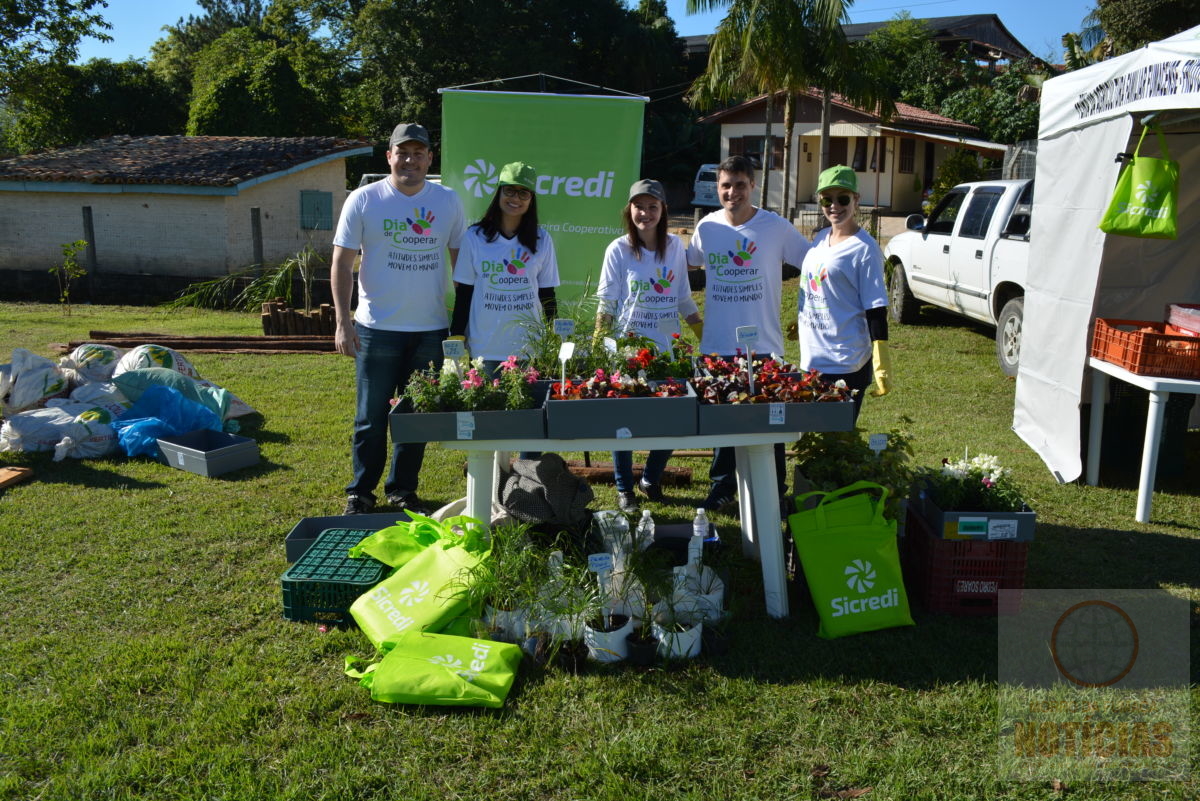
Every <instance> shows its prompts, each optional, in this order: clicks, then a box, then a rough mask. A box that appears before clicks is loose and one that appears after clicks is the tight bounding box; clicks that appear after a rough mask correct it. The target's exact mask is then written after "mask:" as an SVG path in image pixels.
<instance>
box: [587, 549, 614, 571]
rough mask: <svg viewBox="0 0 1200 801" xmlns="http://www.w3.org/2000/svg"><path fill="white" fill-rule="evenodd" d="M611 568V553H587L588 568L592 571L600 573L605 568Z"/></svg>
mask: <svg viewBox="0 0 1200 801" xmlns="http://www.w3.org/2000/svg"><path fill="white" fill-rule="evenodd" d="M612 569H613V556H612V554H611V553H590V554H588V570H590V571H592V572H593V573H602V572H604V571H605V570H612Z"/></svg>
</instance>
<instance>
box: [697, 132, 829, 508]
mask: <svg viewBox="0 0 1200 801" xmlns="http://www.w3.org/2000/svg"><path fill="white" fill-rule="evenodd" d="M754 186H755V184H754V166H753V165H752V164H751V163H750V161H749V160H748V159H746V158H745V157H743V156H730V157H729V158H727V159H725V160H724V161H723V162H721V164H720V166H719V168H718V170H717V197H718V198H719V199H720V201H721V208H720V209H718V210H717V211H714V212H712V213H711V214H709V215H707V216H705V217H704V218H703V219H702V220H700V222H699V223H698V224H697V225H696V233H695V234H693V235H692V240H691V243H690V244H689V245H688V254H687V255H688V268H689V269H699V268H701V267H703V268H704V271H705V276H706V277H705V290H704V291H705V294H704V337H703V339H702V340H701V342H700V350H701V352H703V353H705V354H709V353H717V354H720V355H721V356H725V357H732V356H735V355H737V354H738V352H739V351H743V352H744V348H743V347H742V346H741V345H739V343H738V341H737V328H738V327H739V326H743V325H754V326H757V327H758V343H757V345H755V353H756V354H761V355H764V356H766V355H769V354H772V353H774V354H777V355H778V356H780V357H782V356H783V326H782V323H781V321H780V320H781V318H780V303H781V299H782V294H783V271H784V265H791V266H792V267H798V266H799V265H800V264H801V263H803V261H804V254H805V253H807V252H808V247H809V244H808V240H807V239H805V238H804V235H803V234H801V233H800V232H799V231H797V230H796V227H795V226H794V225H792V224H791V223H790V222H788V221H787V220H785V219H784V218H782V217H780V216H779V215H778V214H776V213H774V212H772V211H767V210H766V209H760V208H758V207H756V206H755V205H754V204H753V202H752V200H751V198H752V196H753V193H754ZM743 355H744V353H743ZM782 456H783V447H782V445H781V446H780V447H779V448H777V449H776V462H777V464H778V467H779V470H780V481H781V483H782V482H783V475H782V473H783V465H782ZM735 469H736V462H735V457H734V452H733V449H732V448H717V449H716V451H715V452H714V453H713V461H712V464H711V466H710V467H709V474H708V475H709V481H710V482H711V486H710V487H709V492H708V498H706V499H705V501H704V506H705V508H706V509H710V510H719V509H723V508H725V507H727V506H729V505H730V504H731V503H733V501H734V500H735V499H736V497H737V482H736V477H735V474H734V471H735Z"/></svg>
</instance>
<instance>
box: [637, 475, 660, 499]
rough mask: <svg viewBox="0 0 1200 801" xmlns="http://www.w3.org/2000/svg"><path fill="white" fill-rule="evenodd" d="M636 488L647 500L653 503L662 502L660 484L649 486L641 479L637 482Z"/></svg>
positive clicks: (649, 484)
mask: <svg viewBox="0 0 1200 801" xmlns="http://www.w3.org/2000/svg"><path fill="white" fill-rule="evenodd" d="M637 488H638V491H639V492H641V493H642V494H643V495H645V496H646V498H647V499H649V500H651V501H654V502H655V503H662V502H663V491H662V484H651V483H649V482H647V481H646V479H644V478H643V479H640V480H639V481H638V483H637Z"/></svg>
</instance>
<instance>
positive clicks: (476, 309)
mask: <svg viewBox="0 0 1200 801" xmlns="http://www.w3.org/2000/svg"><path fill="white" fill-rule="evenodd" d="M536 190H537V172H536V171H534V169H533V167H531V166H529V165H528V164H525V163H524V162H520V161H514V162H513V163H511V164H505V165H504V168H503V169H501V170H500V177H499V179H498V181H497V185H496V192H495V194H493V195H492V202H491V203H490V204H489V205H488V207H487V211H485V212H484V214H483V218H482V219H481V220H480V221H479V222H477V223H475V224H474V225H472V226H470V227H469V228H468V229H467V232H466V233H465V234H464V235H463V238H462V246H461V248H460V250H459V253H458V262H457V263H456V264H455V267H454V286H455V292H454V314H453V316H452V319H451V321H450V335H451V338H452V339H454V338H459V339H461V338H463V337H464V335H465V338H466V342H467V349H468V351H469V352H470V354H471V355H472V356H473V357H475V358H482V359H483V361H484V368H485V370H486V371H487V373H488V375H491V374H493V373H494V372H495V370H496V368H497V367H498V366H499V364H500V362H502V361H504V360H505V359H507V358H508V357H509V356H521V355H523V354H524V353H525V346H526V343H527V342H528V340H529V327H530V326H535V325H536V326H540V325H541V321H542V315H543V313H545V315H546V316H548V317H553V316H554V313H555V297H554V287H556V286H558V284H559V280H558V261H557V260H556V259H555V256H554V241H553V240H551V239H550V235H549V234H548V233H546V231H545V230H543V229H542V228H541V227H540V226H538V218H537V193H536Z"/></svg>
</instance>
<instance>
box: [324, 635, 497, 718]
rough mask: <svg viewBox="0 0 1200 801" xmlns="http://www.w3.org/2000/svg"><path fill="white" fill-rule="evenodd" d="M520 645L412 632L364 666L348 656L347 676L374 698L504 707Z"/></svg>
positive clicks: (388, 700) (396, 701) (404, 702)
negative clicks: (369, 691) (374, 661)
mask: <svg viewBox="0 0 1200 801" xmlns="http://www.w3.org/2000/svg"><path fill="white" fill-rule="evenodd" d="M520 662H521V649H520V648H518V647H517V646H515V645H512V644H510V643H503V642H494V641H492V640H479V639H475V638H474V637H453V636H450V635H447V634H427V633H422V632H413V633H411V634H407V635H405V636H403V637H401V638H400V639H399V640H398V641H396V643H395V644H394V645H393V646H392V648H391V650H390V651H388V652H387V653H386V654H384V657H383V659H381V660H379V661H378V662H376V663H375V664H373V665H368V666H367V667H366V668H365V669H362V670H360V669H359V665H361V664H362V660H360V659H358V658H356V657H353V656H347V657H346V675H347V676H350V677H352V678H356V679H358V680H359V684H361V685H362V686H363V687H367V688H368V689H370V690H371V698H372V699H374V700H376V701H384V702H388V703H395V704H437V705H441V706H486V707H492V708H496V707H500V706H503V704H504V699H505V698H507V697H508V691H509V690H510V689H511V688H512V683H513V679H515V678H516V675H517V666H518V665H519V664H520Z"/></svg>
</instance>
